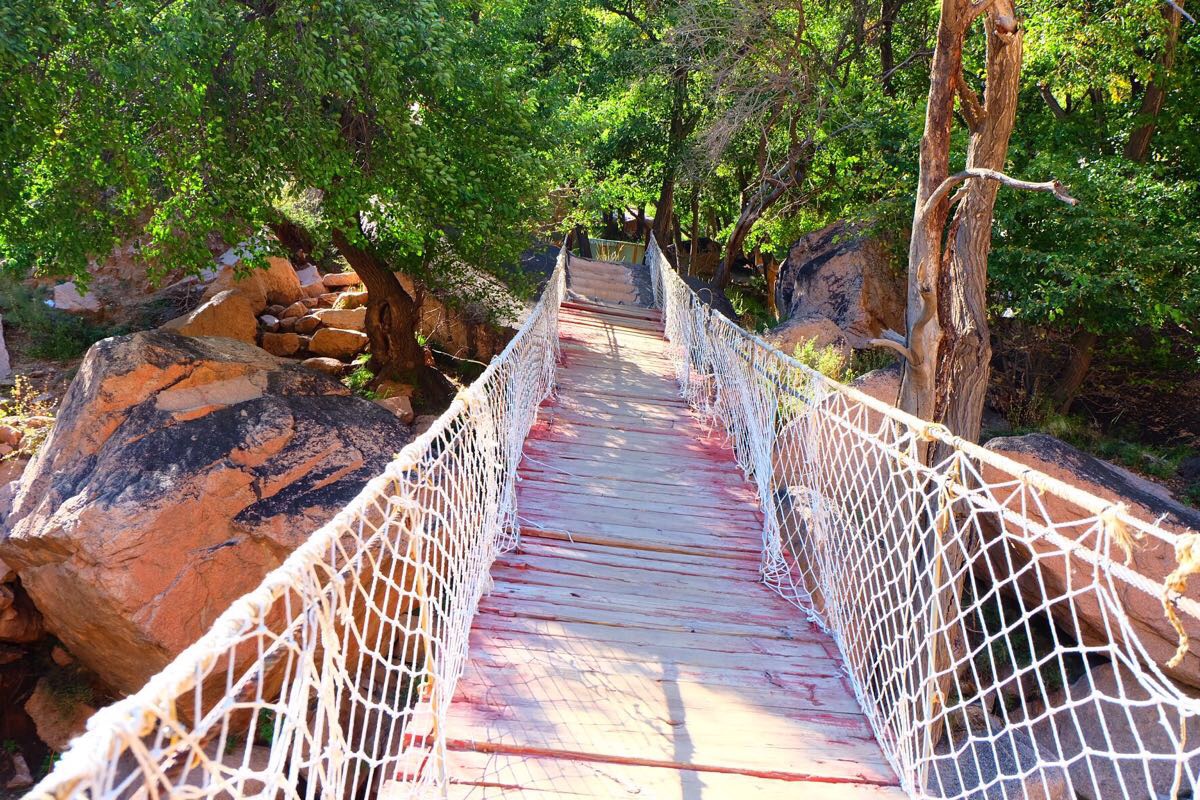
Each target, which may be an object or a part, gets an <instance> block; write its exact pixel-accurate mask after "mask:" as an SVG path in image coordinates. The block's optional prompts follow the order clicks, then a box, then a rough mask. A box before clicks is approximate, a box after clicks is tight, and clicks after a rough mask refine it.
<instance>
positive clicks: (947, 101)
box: [900, 0, 1021, 785]
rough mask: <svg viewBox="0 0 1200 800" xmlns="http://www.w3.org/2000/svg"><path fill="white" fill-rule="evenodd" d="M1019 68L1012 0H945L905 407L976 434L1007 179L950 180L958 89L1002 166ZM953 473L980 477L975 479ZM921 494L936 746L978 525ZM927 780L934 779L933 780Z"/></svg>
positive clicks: (917, 235)
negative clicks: (981, 67) (965, 524)
mask: <svg viewBox="0 0 1200 800" xmlns="http://www.w3.org/2000/svg"><path fill="white" fill-rule="evenodd" d="M981 12H982V13H985V14H986V17H985V24H984V28H985V31H986V34H987V82H986V91H985V95H984V98H983V101H982V103H981V102H980V100H979V98H978V97H976V95H975V93H974V92H973V91H972V90H971V89H970V88H969V86H968V85H967V84H966V82H965V80H964V77H963V74H962V52H963V44H964V40H965V38H966V36H967V33H968V31H969V30H970V28H971V25H972V23H973V22H974V20H975V18H976V17H977V16H978V14H979V13H981ZM1020 69H1021V33H1020V31H1019V30H1018V26H1017V23H1016V19H1015V16H1014V10H1013V7H1012V2H1011V0H994V2H992V3H991V4H990V5H985V4H975V3H973V2H972V0H942V6H941V17H940V20H939V22H938V31H937V40H936V43H935V46H934V55H933V65H932V71H931V75H930V85H929V100H928V105H927V106H926V112H925V132H924V135H923V136H922V138H921V151H920V178H919V183H918V187H917V200H916V208H915V210H914V212H913V227H912V241H911V244H910V247H909V272H908V308H907V319H906V323H907V328H908V336H907V358H906V359H905V367H904V375H903V378H902V380H901V386H900V406H901V408H902V409H904V410H905V411H907V412H909V413H910V414H914V415H916V416H918V417H920V418H921V419H925V420H929V421H932V422H938V423H942V424H944V425H945V426H947V427H948V428H949V429H950V431H951V432H952V433H954V434H957V435H959V436H961V437H963V438H965V439H969V440H975V439H977V438H978V436H979V428H980V423H981V420H982V416H983V404H984V399H985V396H986V390H987V382H988V370H989V362H990V359H991V345H990V334H989V330H988V324H987V305H986V288H987V257H988V252H989V250H990V247H991V229H992V211H993V208H994V205H995V199H996V192H997V191H998V190H999V185H998V184H997V183H996V182H995V181H992V180H986V179H982V178H971V179H968V181H967V182H966V183H965V184H963V186H962V187H961V188H960V190H959V192H958V194H957V195H956V196H955V197H954V198H951V197H950V193H949V192H948V191H946V190H945V188H944V187H943V185H944V184H946V181H947V179H948V178H949V177H950V163H951V154H950V144H951V128H952V125H953V122H954V105H955V98H956V97H958V98H959V99H960V102H961V110H962V116H963V118H964V119H966V121H967V125H968V128H969V130H970V142H969V144H968V150H967V167H968V168H987V169H993V170H997V171H999V170H1001V169H1002V168H1003V165H1004V160H1005V156H1006V154H1007V150H1008V139H1009V135H1010V134H1011V133H1012V127H1013V121H1014V119H1015V114H1016V99H1017V89H1018V87H1019V79H1020ZM949 185H952V184H949ZM949 185H947V187H946V188H948V186H949ZM956 199H957V200H958V201H959V206H958V209H957V212H956V213H955V215H954V219H953V220H952V221H951V222H950V225H949V230H948V231H947V230H946V220H947V218H948V217H949V215H950V210H951V207H952V206H953V204H954V202H955V200H956ZM916 448H917V455H918V458H920V459H921V460H922V461H924V462H925V463H926V464H934V463H940V462H941V461H942V459H943V458H944V457H946V456H948V455H950V449H949V448H947V447H946V446H944V445H940V444H939V445H938V446H936V447H934V446H932V444H931V443H928V442H920V441H918V442H917V443H916ZM952 469H955V467H952ZM951 479H952V480H953V481H956V482H957V481H963V482H969V480H970V479H969V477H968V476H967V475H957V476H952V477H951ZM921 490H922V492H923V493H925V495H926V497H925V502H924V504H923V506H924V507H925V508H927V509H928V513H922V514H919V515H918V517H917V518H916V519H915V520H914V524H913V526H912V528H911V531H910V535H911V536H912V537H913V545H914V552H913V558H912V559H911V561H910V562H909V566H908V572H909V576H910V578H909V580H911V581H912V584H913V586H914V587H915V588H916V589H917V590H918V592H919V594H920V595H921V596H920V597H919V599H918V600H917V601H916V602H911V601H910V603H911V606H912V607H913V608H916V609H928V610H927V611H924V610H923V611H921V612H920V613H917V614H915V615H914V616H913V617H912V618H911V620H907V621H902V624H903V625H904V626H905V627H907V628H909V629H911V631H912V632H911V634H910V635H911V637H912V642H911V646H912V647H914V648H915V651H916V652H917V653H922V654H925V653H927V655H921V656H920V658H919V660H920V662H921V663H920V664H919V665H917V666H916V667H915V668H914V670H913V672H912V676H911V678H912V682H913V684H912V686H910V687H909V690H910V691H918V692H920V693H921V695H922V696H923V698H924V705H925V708H924V709H923V711H924V714H925V719H926V720H927V722H928V728H927V730H925V731H920V733H919V734H918V740H917V741H916V742H914V743H913V745H914V747H916V748H917V749H918V752H924V751H925V750H926V748H930V747H932V746H936V745H937V744H938V742H939V740H940V739H941V737H942V733H943V731H944V728H945V723H946V716H945V711H944V710H945V706H946V703H947V700H948V698H949V697H950V693H951V690H952V687H953V684H954V681H955V678H956V672H957V671H956V670H955V669H954V668H953V665H954V664H956V663H961V662H962V660H963V650H964V643H963V641H962V638H961V630H960V629H961V625H955V624H953V621H954V620H955V619H957V618H958V616H959V615H960V614H961V601H960V597H961V594H962V584H963V580H964V577H965V575H966V572H967V570H964V569H963V564H965V563H966V560H967V558H968V554H969V552H970V550H971V548H972V547H973V546H975V543H974V542H973V541H971V540H970V538H969V528H968V529H967V538H960V535H956V531H957V529H958V526H957V525H956V524H954V522H953V519H954V517H955V515H956V514H957V513H958V512H957V509H956V507H955V505H956V501H955V500H954V496H953V495H951V494H948V493H943V492H941V491H940V490H939V489H938V488H937V486H936V484H935V483H933V482H932V481H931V482H929V483H928V484H927V485H925V486H924V487H921ZM917 502H920V501H917ZM925 614H928V615H929V616H928V617H926V616H925ZM926 665H928V666H926ZM920 780H921V785H924V782H925V776H924V775H923V776H921V778H920Z"/></svg>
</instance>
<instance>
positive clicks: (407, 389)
mask: <svg viewBox="0 0 1200 800" xmlns="http://www.w3.org/2000/svg"><path fill="white" fill-rule="evenodd" d="M416 391H417V388H416V387H415V386H413V385H412V384H411V383H401V382H400V381H393V380H388V379H384V380H381V381H379V382H378V383H377V384H376V385H375V396H376V397H379V398H386V397H409V398H411V397H412V396H413V395H414V394H415V393H416Z"/></svg>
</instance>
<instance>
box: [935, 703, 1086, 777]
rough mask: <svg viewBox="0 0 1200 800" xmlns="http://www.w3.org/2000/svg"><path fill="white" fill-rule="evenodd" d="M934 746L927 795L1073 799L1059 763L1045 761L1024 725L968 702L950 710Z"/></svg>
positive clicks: (1064, 772) (1064, 773)
mask: <svg viewBox="0 0 1200 800" xmlns="http://www.w3.org/2000/svg"><path fill="white" fill-rule="evenodd" d="M953 716H954V718H953V720H952V724H951V727H950V729H949V730H948V731H947V732H946V734H945V735H944V736H943V737H942V740H941V741H940V742H938V744H937V746H936V747H935V748H934V760H933V765H932V766H933V768H932V769H931V770H930V771H929V784H928V787H927V792H928V795H929V796H930V797H946V798H956V799H961V800H1074V795H1072V794H1071V790H1070V787H1069V785H1068V783H1067V773H1066V771H1065V770H1063V769H1062V768H1061V767H1057V766H1052V765H1049V764H1047V761H1049V760H1051V759H1047V758H1046V757H1045V754H1044V753H1043V752H1041V750H1040V749H1039V747H1038V742H1037V741H1036V740H1035V739H1034V737H1033V736H1031V735H1030V734H1029V732H1028V731H1027V730H1025V729H1024V728H1020V727H1013V728H1006V727H1005V725H1004V722H1003V721H1001V720H999V719H997V718H995V717H992V716H988V715H987V714H985V713H983V711H982V709H980V708H978V707H976V706H972V707H968V708H967V709H966V710H965V711H963V712H960V713H958V714H955V715H953Z"/></svg>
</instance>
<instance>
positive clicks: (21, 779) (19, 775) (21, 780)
mask: <svg viewBox="0 0 1200 800" xmlns="http://www.w3.org/2000/svg"><path fill="white" fill-rule="evenodd" d="M12 765H13V774H12V777H11V778H9V779H8V783H6V784H4V788H5V789H9V790H10V791H18V790H20V789H28V788H29V787H30V786H33V774H32V773H31V772H30V771H29V764H28V763H27V762H26V761H25V756H23V755H21V754H20V753H13V754H12Z"/></svg>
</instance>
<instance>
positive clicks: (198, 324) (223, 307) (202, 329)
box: [163, 289, 258, 344]
mask: <svg viewBox="0 0 1200 800" xmlns="http://www.w3.org/2000/svg"><path fill="white" fill-rule="evenodd" d="M257 313H258V309H257V308H256V301H254V300H253V298H251V297H250V296H249V295H247V294H245V293H243V292H240V291H238V290H236V289H226V290H225V291H222V292H217V293H216V294H215V295H213V296H212V297H210V298H209V299H208V300H206V301H204V303H203V304H202V305H201V306H200V307H199V308H197V309H195V310H194V311H192V312H190V313H188V314H185V315H184V316H182V317H177V318H176V319H173V320H171V321H170V322H168V323H166V324H165V325H163V328H164V329H165V330H172V331H175V332H176V333H182V334H183V335H184V336H223V337H225V338H228V339H237V340H239V341H242V342H247V343H249V344H254V338H255V336H256V335H257V334H258V319H257V318H256V316H255V315H256V314H257Z"/></svg>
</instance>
